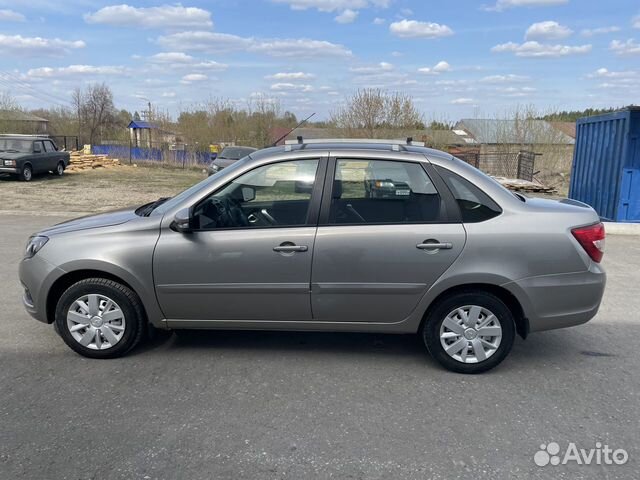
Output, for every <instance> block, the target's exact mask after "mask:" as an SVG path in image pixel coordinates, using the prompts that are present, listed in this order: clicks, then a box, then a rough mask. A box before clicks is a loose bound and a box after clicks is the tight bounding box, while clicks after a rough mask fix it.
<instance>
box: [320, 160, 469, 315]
mask: <svg viewBox="0 0 640 480" xmlns="http://www.w3.org/2000/svg"><path fill="white" fill-rule="evenodd" d="M427 168H428V167H426V166H425V165H424V164H423V163H421V162H412V161H404V160H403V161H399V160H391V159H389V160H386V159H382V160H381V159H367V158H347V157H344V158H340V157H339V158H337V159H331V160H330V163H329V171H328V172H327V183H326V184H325V195H324V197H323V201H322V211H321V215H320V224H319V226H318V233H317V235H316V241H315V249H314V255H313V266H312V279H311V288H312V295H311V297H312V310H313V318H314V320H318V321H333V322H373V323H397V322H401V321H402V320H404V319H406V318H407V317H408V316H409V315H410V314H411V312H412V311H413V310H414V309H415V307H416V306H417V305H418V302H419V301H420V299H421V297H422V296H423V295H424V294H425V293H426V291H427V290H428V289H429V287H430V286H431V285H432V284H433V283H434V282H435V281H436V280H437V279H438V278H439V277H440V276H441V275H442V274H443V273H444V272H445V270H447V269H448V268H449V266H450V265H451V264H452V263H453V262H454V261H455V259H456V258H457V257H458V256H459V255H460V253H461V252H462V249H463V248H464V244H465V241H466V234H465V230H464V228H463V226H462V223H461V222H460V221H459V218H458V213H457V209H456V208H455V207H453V206H452V203H451V202H452V199H451V195H450V194H449V193H448V191H447V190H446V187H444V185H441V184H442V181H441V180H440V179H439V177H437V175H435V174H432V176H433V177H434V178H435V180H436V182H434V181H432V179H431V177H430V176H429V174H428V173H427ZM436 185H438V188H436ZM439 189H441V190H443V191H442V193H441V192H440V191H439ZM329 191H330V194H327V192H329Z"/></svg>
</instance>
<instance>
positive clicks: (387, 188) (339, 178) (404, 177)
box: [329, 160, 443, 224]
mask: <svg viewBox="0 0 640 480" xmlns="http://www.w3.org/2000/svg"><path fill="white" fill-rule="evenodd" d="M442 211H443V208H442V201H441V198H440V195H439V194H438V191H437V190H436V188H435V187H434V185H433V183H432V182H431V179H430V178H429V176H428V175H427V172H425V170H424V169H423V168H422V166H421V165H420V164H418V163H409V162H395V161H387V160H338V161H337V163H336V173H335V178H334V182H333V193H332V199H331V210H330V213H329V223H331V224H353V223H371V224H379V223H400V224H402V223H431V222H438V221H441V220H442V218H441V216H442Z"/></svg>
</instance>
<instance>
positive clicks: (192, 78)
mask: <svg viewBox="0 0 640 480" xmlns="http://www.w3.org/2000/svg"><path fill="white" fill-rule="evenodd" d="M208 79H209V77H207V76H206V75H204V74H202V73H190V74H188V75H185V76H184V77H182V80H180V83H183V84H189V83H193V82H203V81H204V80H208Z"/></svg>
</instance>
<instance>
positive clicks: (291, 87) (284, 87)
mask: <svg viewBox="0 0 640 480" xmlns="http://www.w3.org/2000/svg"><path fill="white" fill-rule="evenodd" d="M271 90H274V91H281V92H283V91H300V92H312V91H313V87H312V86H311V85H301V84H299V83H286V82H283V83H274V84H273V85H271Z"/></svg>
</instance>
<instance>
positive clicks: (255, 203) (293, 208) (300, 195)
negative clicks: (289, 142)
mask: <svg viewBox="0 0 640 480" xmlns="http://www.w3.org/2000/svg"><path fill="white" fill-rule="evenodd" d="M317 169H318V160H317V159H316V160H295V161H290V162H280V163H274V164H271V165H265V166H263V167H258V168H256V169H254V170H251V171H250V172H247V173H245V174H243V175H240V176H239V177H238V178H236V179H235V180H233V181H232V182H231V183H229V184H227V185H226V186H224V187H222V188H221V189H220V190H218V191H217V192H215V193H214V194H213V195H211V196H209V197H207V198H206V199H205V200H203V201H202V202H200V203H199V204H198V205H197V206H196V207H195V209H194V212H193V223H194V225H193V227H194V228H195V229H201V230H212V229H221V228H252V227H296V226H303V225H306V224H307V217H308V214H309V206H310V204H311V194H312V193H313V188H314V185H315V178H316V171H317Z"/></svg>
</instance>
